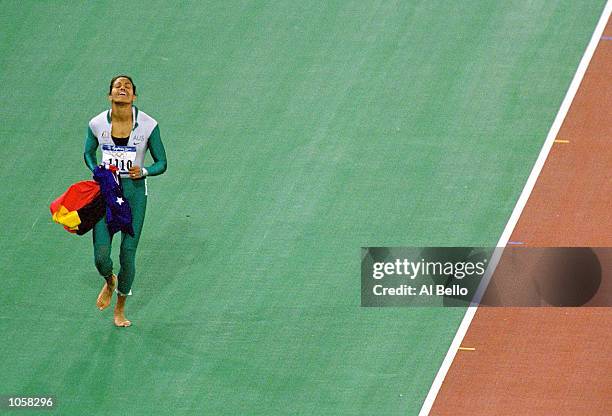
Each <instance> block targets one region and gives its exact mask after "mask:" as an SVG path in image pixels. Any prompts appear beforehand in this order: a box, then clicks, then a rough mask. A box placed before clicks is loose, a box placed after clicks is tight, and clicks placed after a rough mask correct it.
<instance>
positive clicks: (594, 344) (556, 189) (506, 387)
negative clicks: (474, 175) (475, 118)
mask: <svg viewBox="0 0 612 416" xmlns="http://www.w3.org/2000/svg"><path fill="white" fill-rule="evenodd" d="M610 36H612V24H611V22H610V21H608V23H607V26H606V29H605V31H604V37H610ZM611 68H612V40H603V39H602V40H600V42H599V45H598V46H597V49H596V51H595V55H594V56H593V58H592V60H591V63H590V65H589V68H588V69H587V72H586V73H585V76H584V79H583V81H582V84H581V85H580V88H579V90H578V92H577V94H576V96H575V97H574V100H573V103H572V106H571V107H570V110H569V113H568V114H567V116H566V118H565V121H564V123H563V125H562V127H561V130H560V132H559V134H558V136H557V140H562V141H569V143H559V142H556V143H555V144H554V146H553V148H552V150H551V152H550V154H549V156H548V159H547V160H546V163H545V165H544V168H543V170H542V173H541V175H540V177H539V179H538V181H537V183H536V186H535V188H534V190H533V192H532V193H531V196H530V198H529V200H528V202H527V205H526V207H525V209H524V210H523V213H522V215H521V218H520V219H519V222H518V224H517V226H516V227H515V229H514V233H513V234H512V237H511V239H510V240H511V241H521V242H524V243H525V244H526V245H527V246H543V247H545V246H549V247H564V246H600V247H611V246H612V219H611V214H612V174H611V172H612V169H611V168H612V143H611V142H610V140H612V120H611V118H610V114H611V113H610V111H611V109H612V84H611V83H610V81H609V77H610V75H612V74H611V72H610V69H611ZM609 285H610V282H609V281H603V282H602V288H601V289H603V288H605V287H610V286H609ZM601 289H600V290H601ZM608 304H609V303H608ZM611 328H612V310H611V309H610V308H587V307H583V308H487V307H481V308H479V309H478V311H477V312H476V315H475V317H474V320H473V321H472V323H471V326H470V328H469V330H468V332H467V334H466V336H465V338H464V341H463V345H464V346H467V347H474V348H475V349H476V350H475V351H459V352H458V354H457V356H456V357H455V360H454V362H453V364H452V366H451V368H450V369H449V372H448V374H447V376H446V378H445V380H444V383H443V385H442V388H441V389H440V392H439V394H438V397H437V399H436V401H435V403H434V406H433V408H432V410H431V412H430V414H432V415H611V414H612V376H611V375H612V329H611Z"/></svg>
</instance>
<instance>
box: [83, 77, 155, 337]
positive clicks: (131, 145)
mask: <svg viewBox="0 0 612 416" xmlns="http://www.w3.org/2000/svg"><path fill="white" fill-rule="evenodd" d="M108 99H109V101H110V102H111V108H110V110H106V111H104V112H102V113H100V114H98V115H97V116H96V117H94V118H93V119H91V121H90V122H89V129H88V130H87V139H86V140H85V163H86V165H87V167H88V168H89V169H90V170H91V171H92V172H93V170H94V168H95V167H96V165H97V164H98V162H97V158H96V149H97V148H98V146H101V148H102V159H103V162H104V163H109V164H113V165H115V166H117V167H118V168H119V170H120V177H121V185H122V187H123V193H124V197H125V198H126V199H127V200H128V202H129V204H130V208H131V210H132V225H133V227H134V236H133V237H132V236H130V235H129V234H127V233H125V232H122V233H121V251H120V255H119V262H120V268H119V273H118V275H117V276H115V275H114V274H113V262H112V260H111V258H110V254H111V243H112V238H111V236H110V234H109V231H108V228H107V226H106V219H105V218H102V219H101V220H100V221H99V222H98V223H97V224H96V225H95V226H94V229H93V245H94V259H95V264H96V268H97V269H98V272H99V273H100V274H101V275H102V277H104V279H105V281H106V283H104V286H103V287H102V290H101V291H100V294H99V295H98V299H97V302H96V305H97V306H98V308H99V309H100V310H103V309H106V308H107V307H108V306H109V305H110V303H111V299H112V295H113V291H115V289H116V290H117V304H116V305H115V312H114V321H115V325H117V326H121V327H126V326H130V325H131V322H130V321H129V320H128V319H127V318H126V317H125V301H126V298H127V296H128V295H130V294H131V287H132V282H133V281H134V275H135V272H136V268H135V257H136V247H137V246H138V240H139V238H140V233H141V231H142V225H143V223H144V217H145V209H146V206H147V180H146V177H147V176H155V175H160V174H162V173H164V172H165V171H166V151H165V150H164V145H163V143H162V141H161V136H160V134H159V127H158V125H157V122H156V121H155V120H154V119H153V118H151V117H150V116H148V115H147V114H145V113H143V112H142V111H139V110H138V108H136V107H135V106H133V103H134V100H136V85H134V82H133V81H132V78H130V77H129V76H127V75H118V76H116V77H114V78H113V79H112V80H111V83H110V87H109V92H108ZM147 149H148V150H149V152H150V153H151V156H152V158H153V161H154V163H153V164H152V165H150V166H147V167H143V165H144V157H145V153H146V151H147Z"/></svg>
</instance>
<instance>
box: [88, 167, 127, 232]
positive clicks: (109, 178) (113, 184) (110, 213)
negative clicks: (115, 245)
mask: <svg viewBox="0 0 612 416" xmlns="http://www.w3.org/2000/svg"><path fill="white" fill-rule="evenodd" d="M94 180H95V181H96V182H98V183H99V184H100V192H101V193H102V197H103V198H104V202H105V203H106V226H107V227H108V232H109V234H110V236H111V238H112V237H113V235H114V234H115V233H116V232H117V231H123V232H126V233H128V234H129V235H131V236H132V237H134V228H133V227H132V210H131V209H130V204H129V203H128V201H127V199H126V198H125V197H124V196H123V188H122V187H121V181H120V180H119V172H118V169H117V168H116V167H115V166H113V165H100V166H96V168H95V169H94Z"/></svg>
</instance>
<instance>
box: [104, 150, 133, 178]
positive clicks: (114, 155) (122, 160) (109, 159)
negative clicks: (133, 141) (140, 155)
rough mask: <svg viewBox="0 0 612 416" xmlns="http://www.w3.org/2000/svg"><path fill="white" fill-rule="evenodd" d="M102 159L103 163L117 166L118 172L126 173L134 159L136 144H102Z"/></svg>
mask: <svg viewBox="0 0 612 416" xmlns="http://www.w3.org/2000/svg"><path fill="white" fill-rule="evenodd" d="M102 160H103V161H104V163H108V164H111V165H115V166H117V167H118V168H119V173H128V170H129V169H130V168H131V167H132V166H133V165H134V161H135V160H136V146H115V145H112V144H103V145H102Z"/></svg>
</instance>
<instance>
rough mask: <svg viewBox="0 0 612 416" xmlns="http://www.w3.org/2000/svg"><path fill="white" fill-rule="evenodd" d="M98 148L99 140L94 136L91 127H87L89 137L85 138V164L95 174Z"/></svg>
mask: <svg viewBox="0 0 612 416" xmlns="http://www.w3.org/2000/svg"><path fill="white" fill-rule="evenodd" d="M97 148H98V138H97V137H96V136H94V134H93V131H91V128H90V127H87V137H86V138H85V153H84V155H83V156H84V157H85V164H86V165H87V167H88V168H89V169H90V170H91V171H92V172H93V171H94V169H95V168H96V166H97V165H98V160H97V158H96V149H97Z"/></svg>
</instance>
